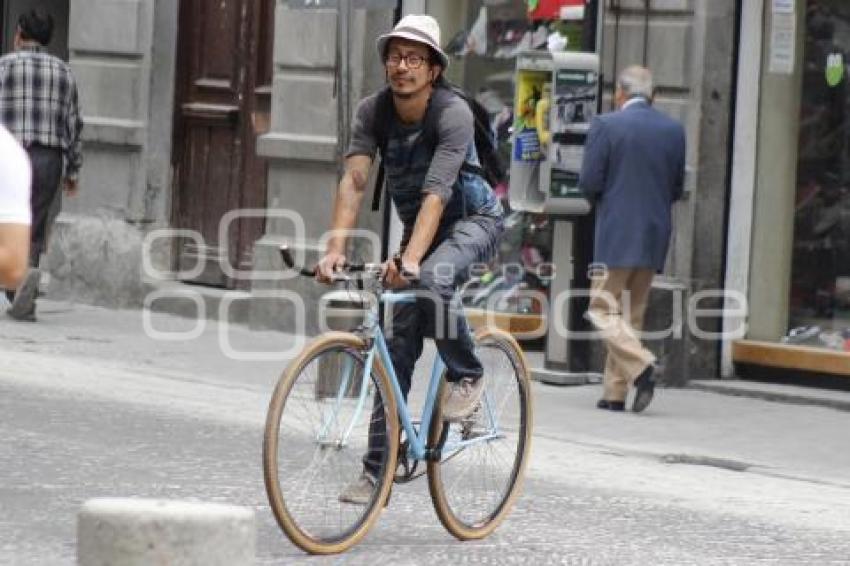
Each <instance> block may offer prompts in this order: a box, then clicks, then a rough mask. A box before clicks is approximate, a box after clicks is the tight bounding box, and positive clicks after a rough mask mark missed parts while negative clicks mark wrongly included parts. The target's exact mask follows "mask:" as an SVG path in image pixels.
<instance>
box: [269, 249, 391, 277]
mask: <svg viewBox="0 0 850 566" xmlns="http://www.w3.org/2000/svg"><path fill="white" fill-rule="evenodd" d="M280 257H281V258H282V259H283V264H284V265H285V266H286V267H288V268H289V269H295V270H297V271H298V274H299V275H303V276H304V277H315V276H316V267H313V269H305V268H304V267H296V265H295V260H294V259H293V258H292V251H291V250H290V249H289V246H288V245H286V244H284V245H282V246H280ZM342 269H343V271H345V272H346V273H364V272H367V271H375V270H379V269H380V266H379V265H375V264H372V263H346V264H344V265H343V266H342Z"/></svg>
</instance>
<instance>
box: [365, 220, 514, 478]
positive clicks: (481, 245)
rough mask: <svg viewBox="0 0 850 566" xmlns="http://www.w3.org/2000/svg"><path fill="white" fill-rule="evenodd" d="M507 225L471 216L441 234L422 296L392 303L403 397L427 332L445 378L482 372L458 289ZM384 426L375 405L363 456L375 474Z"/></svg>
mask: <svg viewBox="0 0 850 566" xmlns="http://www.w3.org/2000/svg"><path fill="white" fill-rule="evenodd" d="M503 229H504V228H503V223H502V220H501V219H499V218H491V217H487V216H471V217H469V218H465V219H463V220H459V221H458V222H456V223H455V224H454V225H453V226H452V227H451V228H450V229H449V231H448V232H447V233H445V234H438V236H437V238H436V242H435V244H434V245H433V246H432V247H431V250H429V253H428V255H426V257H425V259H424V261H423V262H422V265H421V266H420V273H419V278H420V281H419V285H418V286H417V288H416V290H417V291H419V292H421V293H422V296H420V297H419V298H418V299H417V301H416V302H415V303H404V304H398V305H394V306H393V307H391V308H392V309H393V310H392V324H391V326H390V327H389V328H386V329H385V332H386V336H387V346H388V348H389V352H390V358H391V359H392V362H393V367H394V368H395V373H396V377H397V378H398V383H399V386H400V387H401V392H402V393H403V394H404V399H405V401H406V400H407V394H408V392H409V391H410V384H411V378H412V376H413V370H414V367H415V366H416V361H417V360H418V359H419V356H421V355H422V346H423V342H424V339H425V338H426V337H429V338H434V343H435V344H436V346H437V351H438V352H439V354H440V357H441V358H442V360H443V362H444V363H445V364H446V379H448V380H449V381H458V380H460V379H461V378H464V377H472V378H479V377H482V373H483V371H484V370H483V368H482V366H481V362H480V361H479V360H478V357H477V356H476V355H475V345H474V344H473V342H472V336H471V334H470V331H469V327H468V325H467V323H466V318H465V317H464V316H463V311H462V308H461V305H460V297H457V296H455V290H456V288H457V286H458V285H459V284H461V283H462V282H464V281H466V280H467V279H468V277H469V267H470V266H471V265H472V264H475V263H485V262H488V261H490V260H491V259H492V258H493V256H494V255H495V254H496V250H497V249H498V245H499V240H500V238H501V235H502V231H503ZM385 426H386V425H385V424H384V414H383V408H382V407H374V410H373V413H372V422H371V425H370V427H369V451H368V453H367V454H366V456H365V457H364V459H363V463H364V465H365V467H366V469H367V470H368V471H369V472H371V473H373V474H374V473H375V472H376V471H377V470H378V469H379V468H380V463H381V459H382V456H383V451H384V447H385V446H386V439H385V438H384V430H385Z"/></svg>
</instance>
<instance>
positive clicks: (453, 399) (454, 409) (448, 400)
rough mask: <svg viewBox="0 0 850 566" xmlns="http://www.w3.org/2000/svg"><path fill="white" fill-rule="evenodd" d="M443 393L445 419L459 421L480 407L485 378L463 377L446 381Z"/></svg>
mask: <svg viewBox="0 0 850 566" xmlns="http://www.w3.org/2000/svg"><path fill="white" fill-rule="evenodd" d="M444 391H445V392H444V393H443V402H442V409H443V420H446V421H449V422H458V421H461V420H463V419H465V418H466V417H468V416H469V415H471V414H472V413H474V412H475V409H477V408H478V403H479V402H480V401H481V394H482V393H484V378H483V377H479V378H478V379H473V378H471V377H463V378H461V380H460V381H450V382H448V383H446V388H445V390H444Z"/></svg>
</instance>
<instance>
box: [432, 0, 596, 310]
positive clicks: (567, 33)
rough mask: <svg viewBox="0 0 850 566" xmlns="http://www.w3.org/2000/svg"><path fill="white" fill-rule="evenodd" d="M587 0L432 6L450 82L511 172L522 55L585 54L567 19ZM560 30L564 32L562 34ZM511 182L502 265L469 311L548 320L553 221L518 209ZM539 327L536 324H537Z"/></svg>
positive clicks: (500, 189) (470, 295)
mask: <svg viewBox="0 0 850 566" xmlns="http://www.w3.org/2000/svg"><path fill="white" fill-rule="evenodd" d="M583 5H584V0H541V1H535V2H528V1H527V0H466V1H460V2H458V1H456V0H443V1H440V0H430V1H429V2H428V4H427V9H428V12H429V13H430V14H431V15H433V16H435V17H436V18H437V19H438V20H439V22H440V25H441V29H442V30H443V33H444V34H445V36H446V37H445V38H444V45H445V50H446V52H447V53H448V55H449V56H450V57H451V65H450V67H449V69H448V72H447V76H448V78H449V79H450V80H451V81H452V82H454V83H455V84H458V85H459V86H461V87H462V88H463V89H464V90H465V91H466V92H467V93H470V94H472V95H474V96H475V97H476V99H477V100H478V101H479V102H480V103H481V104H482V106H484V108H485V109H486V110H487V111H488V113H489V115H490V118H491V126H492V131H493V135H494V136H495V137H496V140H497V142H498V148H499V154H500V156H501V158H502V162H503V164H504V166H505V169H506V170H508V169H510V157H511V143H510V140H511V129H512V128H513V127H514V126H515V125H516V124H517V123H518V121H521V120H523V118H524V117H521V116H515V115H514V107H513V106H514V88H515V81H514V74H515V68H516V56H517V54H518V53H520V52H522V51H528V50H534V49H547V44H549V43H550V42H552V41H556V42H560V43H559V45H558V46H557V48H559V49H560V48H566V49H575V50H579V49H580V45H581V29H582V23H581V21H580V20H578V21H577V20H575V19H569V20H562V19H560V17H561V16H562V15H565V14H567V10H571V13H570V14H569V16H570V18H574V17H575V9H576V8H577V7H581V6H583ZM555 32H557V34H555ZM509 185H510V183H509V180H507V179H506V180H505V181H504V182H502V183H499V184H498V185H497V186H496V187H494V189H495V191H496V193H497V195H498V196H499V197H500V199H501V201H502V205H503V207H504V208H505V210H506V232H505V235H504V237H503V240H502V245H501V249H500V251H499V254H498V257H497V259H496V261H494V262H493V264H492V265H490V266H489V269H488V270H485V271H483V272H479V273H475V274H473V275H474V276H475V277H474V278H473V280H472V281H471V282H470V284H469V285H468V287H467V290H466V292H465V293H464V302H465V303H466V304H467V307H479V308H485V307H489V308H495V309H496V310H498V311H501V312H504V313H507V314H517V315H532V316H533V315H538V316H543V315H545V312H544V310H545V305H544V304H543V302H542V301H541V300H540V299H539V298H538V297H540V296H541V294H542V296H547V295H548V287H549V283H550V281H551V269H550V263H549V262H550V261H551V258H552V222H551V221H550V218H549V216H548V215H545V214H532V213H527V212H523V211H517V210H511V207H510V204H509ZM525 291H529V292H525ZM532 326H533V325H532Z"/></svg>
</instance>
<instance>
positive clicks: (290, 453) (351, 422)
mask: <svg viewBox="0 0 850 566" xmlns="http://www.w3.org/2000/svg"><path fill="white" fill-rule="evenodd" d="M365 350H366V344H365V342H364V340H363V339H362V338H360V337H358V336H355V335H354V334H347V333H329V334H326V335H325V336H323V337H321V338H319V339H318V340H316V341H315V342H313V343H312V344H311V345H309V346H308V347H307V348H306V349H305V350H304V351H303V352H302V353H301V355H300V356H299V357H298V358H297V359H295V360H294V361H293V362H292V363H291V364H290V365H289V367H288V368H287V369H286V371H285V372H284V374H283V376H282V377H281V379H280V381H279V382H278V385H277V387H276V388H275V391H274V394H273V395H272V399H271V402H270V404H269V410H268V415H267V418H266V429H265V437H264V441H263V473H264V476H265V484H266V493H267V494H268V497H269V503H270V504H271V508H272V511H273V512H274V515H275V518H276V519H277V521H278V524H279V525H280V526H281V528H282V529H283V531H284V532H285V533H286V535H287V536H288V537H289V539H290V540H291V541H292V542H293V543H294V544H295V545H297V546H298V547H300V548H301V549H302V550H304V551H306V552H309V553H311V554H334V553H338V552H343V551H345V550H347V549H348V548H350V547H351V546H353V545H354V544H356V543H357V542H358V541H359V540H360V539H362V538H363V537H364V536H365V535H366V533H367V532H368V530H369V528H371V526H372V524H374V522H375V521H376V520H377V518H378V516H379V514H380V511H381V509H382V508H383V503H384V501H385V499H386V498H387V495H388V494H389V491H390V487H391V486H392V480H393V473H394V472H395V462H396V457H397V451H398V416H397V413H396V404H395V399H394V397H393V395H392V394H391V393H390V391H391V389H390V385H389V381H388V379H387V377H386V373H385V372H384V370H383V367H382V366H381V364H380V363H379V362H376V363H375V364H373V368H372V372H371V375H369V376H368V378H366V379H364V378H363V376H364V351H365ZM373 407H381V410H382V413H383V417H384V419H383V422H384V426H380V424H379V421H376V423H373V422H372V413H373ZM370 435H373V436H374V435H382V436H383V437H384V449H383V450H382V451H381V452H380V453H379V458H378V460H379V461H380V470H379V472H378V474H377V478H376V480H377V481H376V483H375V486H374V488H373V490H372V494H371V497H370V498H369V502H368V503H367V504H366V505H356V504H351V503H343V502H341V501H339V495H340V493H341V492H342V491H343V490H344V488H345V487H346V485H348V484H349V483H351V482H353V481H354V480H356V479H357V478H358V477H359V475H360V473H361V472H362V470H363V457H364V455H365V454H366V452H367V447H368V443H369V437H370Z"/></svg>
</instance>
